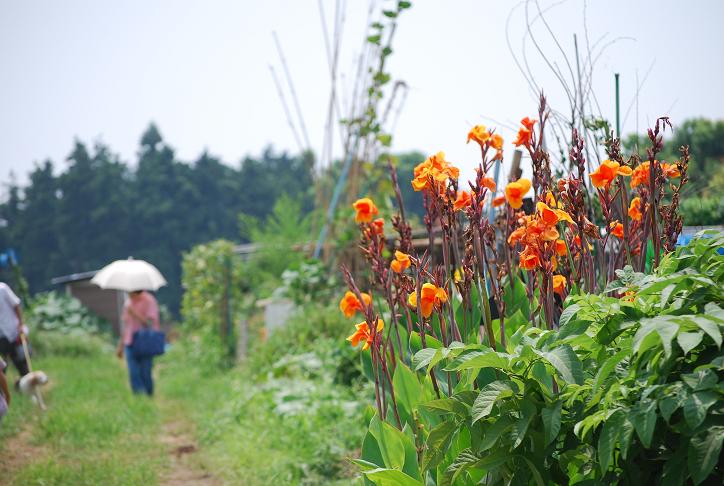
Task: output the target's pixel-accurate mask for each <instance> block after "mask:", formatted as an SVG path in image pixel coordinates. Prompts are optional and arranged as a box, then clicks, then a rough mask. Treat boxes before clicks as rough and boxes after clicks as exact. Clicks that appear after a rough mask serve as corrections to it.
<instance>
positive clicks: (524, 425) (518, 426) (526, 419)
mask: <svg viewBox="0 0 724 486" xmlns="http://www.w3.org/2000/svg"><path fill="white" fill-rule="evenodd" d="M537 411H538V409H537V408H536V406H535V405H533V403H531V402H530V401H528V400H523V401H522V402H521V404H520V418H519V419H518V421H517V422H516V423H515V424H513V430H512V431H511V435H512V438H513V449H515V448H516V447H518V446H519V445H520V444H521V442H523V439H525V434H526V432H527V431H528V426H529V425H530V422H531V420H533V417H534V416H535V415H536V412H537Z"/></svg>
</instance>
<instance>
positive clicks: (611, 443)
mask: <svg viewBox="0 0 724 486" xmlns="http://www.w3.org/2000/svg"><path fill="white" fill-rule="evenodd" d="M624 420H626V414H625V413H624V411H623V410H621V409H620V408H619V409H617V410H615V411H614V412H613V413H612V414H611V415H609V417H608V419H607V420H606V422H604V424H603V429H601V435H600V436H599V437H598V462H599V465H600V466H601V474H606V471H608V466H609V465H610V464H611V460H612V459H613V451H614V449H615V448H616V441H617V440H618V438H619V436H620V434H621V429H622V426H623V422H624Z"/></svg>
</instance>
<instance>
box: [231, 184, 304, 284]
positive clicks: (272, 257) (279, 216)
mask: <svg viewBox="0 0 724 486" xmlns="http://www.w3.org/2000/svg"><path fill="white" fill-rule="evenodd" d="M239 221H240V226H241V233H242V238H244V239H248V240H249V241H251V242H252V243H254V244H256V245H257V250H256V251H255V252H254V253H253V254H252V255H251V257H250V259H249V260H248V261H247V262H246V263H245V265H244V276H245V279H246V282H247V285H246V289H247V290H249V291H251V292H253V293H254V294H255V295H256V296H268V295H269V294H270V293H271V292H272V291H273V290H274V289H276V288H277V287H278V286H279V285H280V284H281V283H282V280H281V277H282V273H283V272H284V271H285V270H298V269H299V268H300V265H301V264H302V262H303V261H304V251H305V244H306V243H307V242H308V241H310V240H311V238H312V235H311V233H312V229H311V228H312V217H311V215H306V214H305V212H304V211H303V209H302V205H301V203H300V202H299V201H298V200H295V199H292V198H291V197H289V196H286V195H282V196H280V197H279V199H278V200H277V202H276V203H275V204H274V208H273V209H272V213H271V214H270V215H269V217H268V218H267V219H266V220H265V221H262V220H260V219H258V218H255V217H253V216H251V215H248V214H242V215H240V217H239Z"/></svg>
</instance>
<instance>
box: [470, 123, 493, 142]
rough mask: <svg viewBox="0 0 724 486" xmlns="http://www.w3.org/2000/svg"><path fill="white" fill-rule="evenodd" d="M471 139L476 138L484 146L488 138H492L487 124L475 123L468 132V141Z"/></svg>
mask: <svg viewBox="0 0 724 486" xmlns="http://www.w3.org/2000/svg"><path fill="white" fill-rule="evenodd" d="M470 140H475V141H476V142H478V143H479V144H480V146H481V147H482V146H483V145H484V144H485V143H486V142H487V141H488V140H490V132H489V131H488V129H487V128H486V127H485V125H475V126H474V127H473V128H471V129H470V132H469V133H468V142H470Z"/></svg>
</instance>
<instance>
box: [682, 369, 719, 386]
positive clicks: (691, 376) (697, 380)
mask: <svg viewBox="0 0 724 486" xmlns="http://www.w3.org/2000/svg"><path fill="white" fill-rule="evenodd" d="M681 379H682V380H683V381H684V383H686V384H687V385H688V386H689V388H691V389H692V390H693V391H702V390H709V389H711V388H714V387H715V386H716V384H717V382H718V381H719V379H718V378H717V376H716V373H714V372H713V371H712V370H709V369H705V370H699V371H696V372H694V373H687V374H685V375H681Z"/></svg>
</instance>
